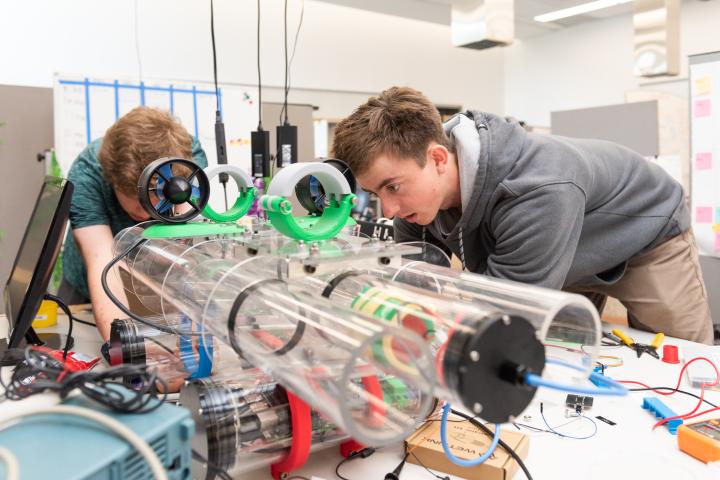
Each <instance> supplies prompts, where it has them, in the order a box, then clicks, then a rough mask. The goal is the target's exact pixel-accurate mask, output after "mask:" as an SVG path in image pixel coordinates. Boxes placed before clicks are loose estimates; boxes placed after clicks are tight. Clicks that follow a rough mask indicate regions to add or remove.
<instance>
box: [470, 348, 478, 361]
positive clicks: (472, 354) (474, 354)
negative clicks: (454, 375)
mask: <svg viewBox="0 0 720 480" xmlns="http://www.w3.org/2000/svg"><path fill="white" fill-rule="evenodd" d="M470 360H472V361H473V362H477V361H478V360H480V354H479V353H478V352H477V351H476V350H473V351H472V352H470Z"/></svg>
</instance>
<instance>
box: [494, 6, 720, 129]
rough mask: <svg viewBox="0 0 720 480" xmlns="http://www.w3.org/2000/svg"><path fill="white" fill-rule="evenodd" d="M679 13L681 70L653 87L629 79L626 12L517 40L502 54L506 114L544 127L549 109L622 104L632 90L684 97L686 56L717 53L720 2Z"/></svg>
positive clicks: (629, 34)
mask: <svg viewBox="0 0 720 480" xmlns="http://www.w3.org/2000/svg"><path fill="white" fill-rule="evenodd" d="M681 12H682V13H681V23H680V30H681V42H680V48H681V56H682V72H681V75H680V76H679V77H670V78H668V79H666V82H663V83H660V84H657V85H651V84H652V83H654V82H657V81H658V80H650V79H639V78H636V77H634V76H633V73H632V70H633V25H632V15H631V14H627V15H621V16H617V17H611V18H608V19H605V20H598V21H594V22H589V23H583V24H580V25H577V26H574V27H571V28H567V29H563V30H560V31H558V32H555V33H552V34H548V35H545V36H542V37H535V38H531V39H528V40H527V41H518V42H517V43H516V44H514V45H513V46H511V47H509V48H507V49H506V50H505V102H504V105H505V113H506V114H508V115H512V116H514V117H517V118H520V119H523V120H526V121H527V122H529V123H530V124H533V125H543V126H549V125H550V112H551V111H555V110H567V109H573V108H584V107H593V106H599V105H608V104H615V103H623V102H624V101H625V92H626V91H628V90H632V89H635V88H643V89H657V90H663V91H669V92H672V93H676V94H682V95H686V94H687V81H686V79H687V55H690V54H695V53H704V52H708V51H714V50H720V35H718V34H717V29H718V27H719V26H720V2H719V1H710V2H699V1H696V0H688V1H684V2H683V3H682V9H681ZM678 78H679V79H680V80H678ZM667 80H670V82H667Z"/></svg>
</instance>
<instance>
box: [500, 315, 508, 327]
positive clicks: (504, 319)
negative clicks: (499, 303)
mask: <svg viewBox="0 0 720 480" xmlns="http://www.w3.org/2000/svg"><path fill="white" fill-rule="evenodd" d="M502 321H503V323H504V324H505V325H510V316H509V315H503V316H502Z"/></svg>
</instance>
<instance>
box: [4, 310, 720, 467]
mask: <svg viewBox="0 0 720 480" xmlns="http://www.w3.org/2000/svg"><path fill="white" fill-rule="evenodd" d="M66 322H67V320H66V319H65V318H63V317H62V316H61V317H60V320H59V323H58V325H57V326H56V327H52V328H50V329H42V330H39V331H40V332H48V331H57V332H61V333H62V332H65V331H66V329H67V324H66ZM5 324H6V321H5V319H4V318H3V317H2V316H0V325H3V326H4V325H5ZM611 328H613V326H611V325H604V329H605V330H606V331H609V330H610V329H611ZM623 330H624V331H626V332H627V333H629V334H630V335H631V336H632V337H633V338H634V339H635V341H637V342H639V343H650V341H651V340H652V337H653V335H652V334H649V333H646V332H640V331H636V330H632V329H629V328H623ZM1 333H3V332H0V334H1ZM74 336H75V339H76V346H75V348H74V350H77V351H81V352H84V353H88V354H98V350H99V347H100V344H101V341H100V337H99V334H98V333H97V332H96V331H95V330H94V329H93V328H92V327H89V326H86V325H82V324H76V325H75V331H74ZM664 344H671V345H677V346H678V347H680V355H681V358H682V355H683V347H689V346H692V347H702V346H701V345H699V344H695V343H693V342H688V341H684V340H678V339H673V338H669V337H666V338H665V342H664ZM704 348H707V349H708V351H710V350H711V349H712V351H715V352H716V353H720V346H717V347H704ZM601 354H607V355H615V356H620V357H622V358H623V359H624V365H623V366H621V367H614V368H609V369H607V370H606V375H609V376H611V377H612V378H614V379H617V380H637V381H640V382H643V383H645V384H647V385H649V386H652V387H659V386H669V387H674V386H675V385H676V383H677V378H678V374H679V372H680V369H681V368H682V363H681V364H677V365H672V364H667V363H664V362H662V361H659V360H656V359H654V358H653V357H651V356H649V355H647V354H644V355H643V356H642V358H640V359H638V358H637V356H636V354H635V352H634V351H632V350H630V349H629V348H627V347H611V348H603V349H602V352H601ZM607 362H608V363H610V361H607ZM4 370H7V369H4ZM629 387H630V388H633V387H636V386H635V385H630V386H629ZM680 388H681V389H685V390H688V391H691V392H693V393H696V394H699V389H695V388H692V387H691V386H690V385H689V383H688V382H687V379H686V377H685V375H683V379H682V382H681V387H680ZM653 395H654V394H653V393H652V392H636V393H631V394H630V395H629V396H627V397H602V396H595V397H594V398H595V401H594V405H593V407H592V409H591V410H588V411H587V412H586V413H587V415H588V416H590V417H592V418H593V419H594V420H595V421H596V423H597V427H598V432H597V434H596V435H595V436H594V437H592V438H590V439H587V440H574V439H568V438H559V437H557V436H555V435H552V434H549V433H533V432H530V431H529V430H523V432H524V433H526V434H527V435H529V436H530V453H529V455H528V457H527V459H526V460H525V464H526V465H527V467H528V469H529V470H530V473H531V474H532V475H533V477H534V479H535V480H541V479H553V480H563V479H567V480H578V479H593V480H595V479H597V480H600V479H603V480H606V479H613V480H618V479H626V478H627V479H633V480H636V479H638V480H639V479H646V478H652V479H669V480H685V479H687V480H690V479H715V480H718V479H720V468H717V467H715V466H708V465H705V464H703V463H701V462H699V461H698V460H695V459H694V458H692V457H690V456H688V455H686V454H684V453H683V452H681V451H680V450H679V449H678V448H677V437H676V436H674V435H671V434H670V433H669V432H668V431H667V429H666V428H665V427H660V428H658V429H656V430H655V431H653V430H652V426H653V424H654V423H655V422H656V421H657V419H655V417H654V416H653V415H651V414H650V413H648V412H647V411H646V410H643V409H642V408H641V404H642V399H643V397H646V396H653ZM658 397H661V399H662V400H663V401H664V402H665V403H666V405H668V406H669V407H670V408H672V409H673V410H674V411H675V412H676V413H678V414H683V413H687V412H689V411H690V410H691V409H693V408H694V407H695V405H696V404H697V399H695V398H693V397H690V396H687V395H682V394H679V393H676V394H674V395H672V396H659V395H658ZM564 398H565V394H561V393H555V392H549V391H545V392H542V393H538V395H536V398H535V399H534V400H533V402H532V403H531V404H530V405H529V407H528V408H527V409H526V411H525V412H523V414H521V415H519V416H518V421H520V422H523V423H527V424H530V425H533V426H537V427H541V428H545V426H544V424H543V423H542V420H541V418H540V410H539V403H540V401H541V400H542V401H543V402H544V411H545V416H546V418H547V419H548V422H549V423H550V425H552V426H556V425H560V424H562V423H565V422H566V421H567V419H566V418H565V416H564V412H565V408H564ZM706 398H707V399H708V400H709V401H711V402H713V403H716V404H720V392H717V391H708V392H707V393H706ZM8 403H11V402H3V404H0V409H5V408H11V405H8ZM707 408H710V407H709V406H707V405H704V406H702V407H701V409H702V410H705V409H707ZM526 415H527V417H525V418H523V417H524V416H526ZM596 415H601V416H603V417H605V418H608V419H610V420H612V421H614V422H616V423H617V425H615V426H611V425H608V424H606V423H604V422H601V421H599V420H596V419H595V416H596ZM713 417H720V411H717V412H713V413H711V414H708V415H707V416H706V418H713ZM702 418H704V417H699V418H697V419H693V420H692V421H698V420H701V419H702ZM503 428H507V429H512V430H515V427H513V426H512V425H505V426H503ZM515 431H517V430H515ZM559 431H561V432H562V433H564V434H567V435H575V436H584V435H587V434H589V433H590V432H591V431H592V426H591V425H589V422H587V421H586V420H578V421H575V422H573V423H571V424H569V425H566V426H564V427H562V428H559ZM401 458H402V448H401V446H400V445H397V446H394V447H385V448H382V449H379V450H378V451H377V452H375V454H374V455H372V456H371V457H368V458H366V459H355V460H353V461H350V462H348V463H346V464H344V465H343V467H342V471H341V473H342V474H343V475H344V476H345V477H347V478H349V479H351V480H356V479H357V480H367V479H382V478H383V477H384V476H385V473H387V472H390V471H392V470H393V469H394V468H395V467H396V466H397V464H398V463H399V461H400V460H401ZM340 460H341V457H340V455H339V453H338V451H337V448H335V447H332V448H329V449H327V450H323V451H320V452H316V453H314V454H313V455H311V457H310V459H309V460H308V462H307V464H306V465H305V466H304V467H303V468H302V469H300V470H298V471H296V472H293V473H295V474H299V475H303V476H306V477H308V478H311V477H314V478H317V479H327V480H330V479H335V478H337V477H336V476H335V466H336V465H337V463H338V462H339V461H340ZM442 475H444V474H442ZM237 478H242V479H246V480H260V479H269V478H271V477H270V474H269V469H267V468H263V469H260V470H256V471H253V472H250V473H246V474H244V475H241V476H238V477H237ZM433 478H434V477H432V476H431V475H430V474H429V473H428V472H427V471H425V470H424V469H422V468H421V467H419V466H416V465H413V464H410V463H408V464H406V465H405V468H404V469H403V472H402V474H401V479H428V480H432V479H433ZM450 478H452V479H455V478H459V477H452V476H451V477H450ZM524 478H525V475H524V474H523V472H522V470H518V473H517V474H516V475H515V476H514V479H515V480H521V479H524Z"/></svg>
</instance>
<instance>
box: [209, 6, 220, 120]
mask: <svg viewBox="0 0 720 480" xmlns="http://www.w3.org/2000/svg"><path fill="white" fill-rule="evenodd" d="M210 38H211V39H212V54H213V79H214V80H215V102H216V103H217V108H216V110H217V112H218V115H219V114H220V93H219V92H220V90H219V89H218V81H217V54H216V53H215V13H214V11H213V0H210Z"/></svg>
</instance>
